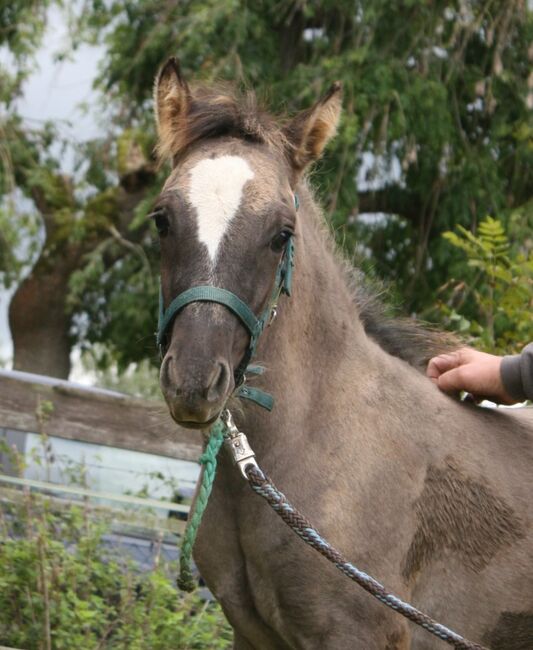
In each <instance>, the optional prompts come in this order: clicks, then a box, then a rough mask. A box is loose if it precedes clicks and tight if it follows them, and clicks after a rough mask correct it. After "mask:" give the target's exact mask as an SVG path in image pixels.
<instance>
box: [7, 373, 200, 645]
mask: <svg viewBox="0 0 533 650" xmlns="http://www.w3.org/2000/svg"><path fill="white" fill-rule="evenodd" d="M39 413H46V415H45V417H40V416H39V415H38V414H39ZM0 428H4V429H14V430H17V431H22V432H28V433H45V434H47V435H50V436H55V437H58V438H64V439H68V440H76V441H79V442H85V443H93V444H97V445H105V446H110V447H118V448H120V449H129V450H132V451H140V452H144V453H150V454H157V455H161V456H167V457H169V458H176V459H179V460H188V461H196V460H198V457H199V456H200V454H201V452H202V439H201V434H200V433H198V432H196V431H189V430H187V429H183V428H181V427H179V426H178V425H177V424H175V423H174V421H173V420H172V419H171V418H170V416H169V414H168V411H167V408H166V406H165V405H164V404H163V403H162V402H161V403H159V402H154V401H149V400H144V399H140V398H136V397H130V396H127V395H123V394H121V393H116V392H113V391H107V390H102V389H97V388H87V387H84V386H81V385H78V384H73V383H71V382H67V381H63V380H60V379H54V378H51V377H44V376H41V375H33V374H29V373H24V372H17V371H6V370H0ZM21 487H24V488H26V489H31V490H33V491H37V492H40V493H45V494H48V495H54V494H55V495H58V496H59V495H61V499H57V498H56V497H54V498H55V499H56V500H57V501H60V500H61V501H63V502H65V503H66V502H67V501H68V500H69V499H80V498H82V499H91V500H96V501H98V502H102V501H105V502H106V503H108V504H109V507H106V508H105V510H107V512H108V514H109V513H114V515H116V519H117V520H120V519H121V515H120V508H121V507H122V508H123V507H124V506H140V507H144V508H149V509H163V510H167V511H169V512H174V513H176V514H178V515H179V514H181V515H185V514H186V513H187V512H188V510H189V507H188V506H187V505H181V504H176V503H171V502H169V501H162V500H158V499H147V498H141V497H134V496H130V495H119V494H111V493H109V492H99V491H95V490H88V489H85V488H82V487H78V486H75V485H61V484H57V483H50V482H46V481H35V480H31V479H27V478H17V477H13V476H8V475H6V474H2V473H1V472H0V498H1V499H8V500H13V499H15V498H16V495H17V493H19V494H20V488H21ZM128 517H129V519H130V520H131V518H132V513H131V511H130V513H129V515H128ZM143 521H147V518H146V515H144V516H143ZM183 526H184V522H183V521H177V520H176V519H167V520H166V521H165V520H161V519H159V521H158V524H157V527H158V528H163V529H165V530H168V531H169V532H173V533H178V534H179V533H181V532H182V530H183ZM0 650H1V649H0Z"/></svg>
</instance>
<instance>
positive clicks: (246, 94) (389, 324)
mask: <svg viewBox="0 0 533 650" xmlns="http://www.w3.org/2000/svg"><path fill="white" fill-rule="evenodd" d="M190 92H191V94H190V97H189V104H188V110H187V114H186V115H185V116H183V118H179V117H177V118H176V119H178V120H179V123H178V124H176V125H174V126H175V131H174V132H175V133H176V132H177V133H179V140H178V142H176V139H174V140H173V142H172V143H171V142H168V143H165V142H161V143H160V146H159V153H160V154H162V153H164V151H165V150H167V151H168V149H170V147H172V149H173V150H172V152H171V153H172V156H173V157H174V160H175V161H176V160H177V159H179V158H180V157H181V155H183V153H184V152H185V151H186V150H187V149H188V148H190V147H191V146H192V145H194V144H196V143H198V142H200V141H201V140H205V139H211V138H216V137H223V136H232V137H236V138H239V139H242V140H245V141H250V142H256V143H259V144H266V145H268V146H269V147H271V148H273V149H276V150H278V151H280V152H281V153H283V154H286V153H287V152H288V150H289V148H290V144H289V142H288V140H287V137H286V135H285V132H284V128H283V127H284V125H285V124H286V123H287V120H286V118H285V117H279V116H273V115H272V114H270V113H269V112H268V111H266V110H265V109H263V108H262V107H261V106H260V104H259V102H258V99H257V96H256V94H255V93H254V92H253V91H251V90H246V91H239V90H238V89H236V87H235V86H234V85H233V84H216V85H210V86H204V85H198V86H195V87H193V88H191V91H190ZM313 204H314V205H315V206H316V203H315V202H314V200H313ZM313 212H316V213H318V214H315V218H317V220H318V221H319V222H322V223H323V221H324V220H323V218H322V215H321V212H320V210H313ZM319 215H320V216H319ZM324 230H325V229H324ZM326 237H327V238H328V239H329V240H330V247H331V248H332V252H333V254H334V255H337V257H338V254H337V253H336V252H335V249H336V247H335V244H334V242H333V238H332V237H331V235H329V237H328V234H326ZM341 266H342V267H343V270H344V273H345V275H346V277H347V281H348V284H349V286H350V288H351V292H352V295H353V300H354V303H355V305H356V307H357V310H358V314H359V317H360V319H361V322H362V324H363V327H364V330H365V332H366V334H367V335H368V336H369V337H371V338H372V339H373V340H374V341H376V343H378V345H380V346H381V347H382V348H383V349H384V350H385V351H386V352H388V353H389V354H391V355H393V356H395V357H399V358H400V359H403V360H404V361H406V362H407V363H409V364H410V365H412V366H414V367H416V368H418V369H420V370H422V369H424V368H425V366H426V365H427V362H428V361H429V359H430V358H431V357H433V356H436V355H438V354H441V353H442V352H446V351H450V350H452V349H455V348H457V347H458V346H459V342H458V340H457V339H456V338H455V337H454V336H453V335H451V334H449V333H446V332H442V331H439V330H437V329H435V328H432V327H430V326H428V325H426V324H422V323H420V322H417V321H416V320H414V319H412V318H406V317H403V318H402V317H398V316H395V315H392V314H391V312H390V307H389V306H388V305H387V303H386V302H385V301H384V300H383V298H382V296H383V294H384V293H385V291H384V290H383V287H380V288H378V289H377V290H376V287H375V286H372V285H371V283H370V282H369V281H368V279H367V278H366V276H365V275H364V274H363V272H362V271H361V270H360V269H358V268H356V267H354V266H353V265H352V264H351V263H349V262H347V261H345V260H341ZM373 284H374V285H375V284H376V283H373Z"/></svg>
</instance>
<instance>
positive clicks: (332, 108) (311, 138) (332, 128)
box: [285, 81, 342, 172]
mask: <svg viewBox="0 0 533 650" xmlns="http://www.w3.org/2000/svg"><path fill="white" fill-rule="evenodd" d="M341 110H342V85H341V83H340V82H338V81H336V82H335V83H334V84H333V85H332V86H331V87H330V89H329V90H328V92H327V93H326V94H325V95H324V97H322V98H321V99H320V100H319V101H318V102H317V103H316V104H315V105H314V106H312V107H311V108H309V109H307V110H306V111H302V112H301V113H299V114H298V115H297V116H296V117H295V118H294V119H293V120H292V121H291V122H290V123H289V124H288V125H287V126H286V127H285V135H286V136H287V139H288V141H289V157H290V160H291V162H292V165H293V167H294V168H295V170H296V171H298V172H299V171H302V170H303V169H304V168H305V167H306V166H307V165H309V163H312V162H313V161H315V160H317V159H318V158H320V156H321V155H322V151H323V150H324V147H325V146H326V144H327V143H328V142H329V140H331V138H332V137H333V136H334V135H335V133H336V132H337V126H338V123H339V118H340V115H341Z"/></svg>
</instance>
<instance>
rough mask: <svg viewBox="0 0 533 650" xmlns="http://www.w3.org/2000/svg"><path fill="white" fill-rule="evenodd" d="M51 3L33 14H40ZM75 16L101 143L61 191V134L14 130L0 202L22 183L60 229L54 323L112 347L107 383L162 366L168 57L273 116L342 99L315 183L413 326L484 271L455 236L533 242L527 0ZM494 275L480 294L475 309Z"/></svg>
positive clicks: (238, 1) (49, 242) (126, 1)
mask: <svg viewBox="0 0 533 650" xmlns="http://www.w3.org/2000/svg"><path fill="white" fill-rule="evenodd" d="M49 4H53V3H52V2H50V3H48V2H41V3H36V6H38V7H39V10H38V11H37V12H36V14H35V15H42V13H43V11H45V9H46V7H47V6H48V5H49ZM26 8H27V3H23V2H17V3H14V4H13V8H12V9H11V10H10V12H11V13H9V12H8V13H9V16H8V13H6V14H5V15H4V16H3V18H2V15H1V14H0V20H4V21H5V20H7V18H6V16H8V18H9V21H11V22H14V23H15V24H17V25H22V24H24V21H25V20H26V18H27V11H26ZM5 11H6V12H7V10H5ZM69 11H70V13H69V20H70V21H71V25H72V35H73V44H72V48H71V49H74V47H75V45H78V44H80V43H84V42H86V43H87V42H88V43H93V44H98V45H99V46H100V47H101V48H102V50H103V52H104V55H103V57H102V63H101V66H100V72H99V76H98V79H97V80H96V83H95V95H96V96H98V97H99V98H100V104H101V107H102V115H103V116H104V117H103V119H105V122H106V128H105V135H103V136H102V138H101V139H100V140H98V141H93V142H87V143H84V144H83V145H82V146H81V147H80V148H79V150H78V159H79V165H78V168H77V172H76V176H75V178H74V177H73V178H70V179H69V182H68V183H65V182H62V179H63V181H64V178H63V174H62V173H61V169H60V165H59V163H58V160H57V158H58V156H57V155H56V156H55V158H54V155H53V154H52V153H51V151H53V147H52V148H51V147H50V144H52V143H55V142H57V140H58V136H57V134H53V133H51V132H48V133H49V138H48V140H47V139H46V137H45V135H44V134H36V133H32V132H31V129H29V128H28V126H27V125H25V124H23V122H21V121H20V120H18V121H17V120H15V118H14V117H13V120H14V121H13V120H12V121H11V123H10V124H11V125H12V126H11V127H10V129H11V130H10V133H11V135H10V137H9V138H8V139H7V144H6V145H5V149H4V151H5V153H4V155H3V156H2V160H12V161H15V160H16V161H17V164H11V168H12V169H19V170H20V173H19V174H18V176H16V177H15V175H14V174H11V176H10V177H11V178H12V179H14V181H13V182H12V183H11V185H9V184H7V185H6V183H2V185H1V186H0V194H4V196H5V195H6V193H7V192H8V191H11V189H9V190H8V189H6V188H7V187H8V185H9V187H10V188H11V187H13V185H14V186H16V187H17V188H18V189H19V191H20V192H22V193H23V194H24V195H25V196H27V197H29V198H31V199H32V200H33V201H34V202H36V203H37V209H38V210H39V212H40V213H41V215H43V218H44V215H46V216H47V218H46V219H45V222H44V226H45V229H46V241H45V244H44V246H43V249H42V254H41V259H43V258H45V259H47V260H49V261H50V263H53V262H55V261H56V260H60V259H62V258H63V259H68V260H72V263H70V265H69V266H68V268H66V269H64V270H63V271H62V272H63V273H64V274H65V275H67V276H68V277H69V278H71V281H70V297H69V300H68V305H66V306H63V307H61V308H62V309H65V308H67V309H68V310H69V313H70V314H71V323H72V327H71V330H70V341H71V342H72V343H76V344H78V345H81V346H82V347H83V348H84V349H87V348H89V347H91V346H94V345H95V344H100V345H101V346H103V347H101V348H99V349H100V350H102V354H101V355H100V357H99V360H98V363H99V366H100V367H104V366H113V365H114V364H118V367H119V369H120V370H123V369H125V368H127V367H128V366H129V364H130V363H132V362H138V361H139V360H140V359H150V358H151V359H155V358H156V354H155V349H154V346H153V338H152V334H153V330H154V323H155V318H156V311H157V306H156V303H157V262H156V255H155V254H154V251H153V249H152V246H151V237H150V233H149V228H148V224H147V220H146V214H147V212H148V211H149V207H150V204H151V202H152V201H153V198H154V197H155V195H156V194H157V192H158V190H159V188H160V187H161V182H162V179H163V178H164V176H165V173H166V171H168V170H160V171H159V172H157V171H156V170H155V168H154V165H153V160H152V159H151V150H152V147H153V145H154V141H155V135H154V127H153V111H152V105H151V92H152V80H153V77H154V74H155V71H156V70H157V68H158V66H159V65H161V64H162V62H163V61H164V60H165V59H166V58H167V57H168V56H169V55H171V54H177V55H178V56H179V57H180V59H181V62H182V67H183V70H184V73H185V75H186V76H187V77H188V78H189V79H190V80H200V81H205V82H211V81H213V80H215V79H219V78H220V79H225V80H231V81H234V82H236V83H237V84H239V85H242V86H252V87H254V88H255V89H256V90H257V92H258V94H259V96H260V97H262V98H263V99H265V100H266V103H267V104H268V105H269V106H270V107H272V108H273V109H274V110H275V111H279V112H289V113H293V112H295V111H297V110H299V109H301V108H305V107H307V106H309V105H310V104H311V103H312V102H314V101H315V100H316V98H317V97H318V96H319V95H320V94H321V93H322V92H323V91H324V90H325V88H326V87H327V86H328V85H329V83H331V82H332V81H333V80H336V79H339V80H341V81H342V82H343V85H344V116H343V119H342V123H341V127H340V130H339V135H338V137H337V138H336V139H335V141H334V142H333V143H332V145H331V146H330V148H329V151H328V152H327V154H326V156H325V158H324V159H323V160H322V161H321V162H320V163H319V164H318V165H317V166H316V168H315V170H314V172H313V175H312V180H313V182H314V184H315V185H316V186H318V189H319V196H320V198H321V200H322V203H323V205H324V206H325V209H326V214H327V217H328V218H329V220H330V223H331V226H332V228H333V230H334V232H335V234H336V236H337V240H338V242H339V244H340V245H341V246H342V247H343V248H344V249H345V251H346V252H347V254H348V256H349V257H352V256H353V254H354V251H355V252H363V253H364V256H365V257H364V263H363V266H364V267H365V268H366V269H367V270H368V269H371V270H372V272H373V273H374V274H376V275H377V276H379V277H381V278H384V279H385V280H392V281H394V283H395V286H396V290H397V294H398V295H397V299H399V300H400V301H401V302H403V303H404V305H405V307H406V308H407V309H408V310H409V312H411V313H413V312H414V313H424V314H427V313H429V310H430V308H431V305H432V304H433V301H434V296H435V293H436V291H437V290H438V288H439V287H440V286H442V285H443V283H444V282H445V281H446V280H447V279H448V277H449V271H450V269H451V270H452V271H453V273H454V274H455V275H456V277H467V276H468V277H470V276H471V272H472V271H473V270H474V269H473V268H472V267H468V266H467V265H466V262H465V258H464V256H463V255H462V253H461V249H460V248H458V247H457V246H454V247H450V245H449V241H447V240H446V238H443V237H442V233H444V232H446V231H450V230H452V231H453V230H454V229H456V227H457V226H461V227H462V228H464V229H466V230H467V231H470V230H473V229H475V224H476V223H478V222H479V221H480V220H481V219H482V218H483V217H484V216H485V215H486V214H493V215H498V216H499V219H500V221H501V223H502V226H503V227H504V228H506V229H509V228H511V227H512V228H513V229H514V232H513V236H514V235H516V237H517V241H518V240H520V238H521V237H522V238H523V237H524V236H525V233H526V226H525V225H524V224H522V225H521V224H519V223H513V222H512V219H513V215H514V214H516V213H517V211H519V210H523V209H524V206H527V205H528V202H529V201H530V199H531V187H532V186H533V149H532V148H531V145H530V142H531V123H530V110H531V106H532V105H533V89H532V88H531V78H530V76H529V72H530V70H529V65H528V61H530V57H531V50H530V49H528V48H529V44H530V42H531V40H532V36H533V18H532V15H533V13H532V12H531V11H530V10H529V9H528V8H527V6H526V3H524V2H523V1H521V0H510V1H509V2H505V3H503V2H493V1H492V0H446V1H440V0H439V1H438V2H434V3H428V2H427V0H404V1H402V2H397V3H391V2H389V1H387V0H357V2H355V3H354V2H344V1H342V2H338V1H336V2H333V1H332V0H317V1H316V2H308V3H298V2H287V3H278V2H265V1H263V0H260V1H259V2H256V3H249V2H246V1H245V0H231V1H226V2H221V1H220V0H187V2H181V1H178V0H170V1H169V2H165V3H160V2H156V1H155V0H138V1H136V2H132V1H131V0H110V1H109V2H105V3H104V2H102V1H101V0H88V1H87V2H85V3H82V4H81V5H79V6H77V7H76V8H72V7H70V8H69ZM31 20H32V21H33V22H32V23H31V24H32V25H33V27H31V29H29V30H28V31H27V32H23V30H22V32H21V30H19V32H21V33H25V37H24V38H25V39H26V40H25V41H24V46H21V45H20V43H19V42H18V41H17V40H16V39H15V40H13V38H11V37H10V39H11V40H9V39H8V40H6V41H5V42H4V46H5V47H8V48H12V50H13V52H15V53H16V54H15V58H16V60H18V61H19V62H20V65H21V68H20V69H21V70H23V73H21V75H22V76H21V77H20V79H21V81H20V82H17V83H19V87H20V84H21V83H22V80H23V78H24V76H25V75H26V74H27V70H28V69H29V64H28V62H29V61H30V60H31V53H32V52H33V51H35V48H36V47H37V45H38V43H39V39H40V37H41V34H42V28H39V27H38V25H37V22H36V21H34V18H33V17H32V18H31ZM1 24H2V23H0V26H1ZM6 33H7V32H6ZM12 33H13V34H14V33H15V32H13V30H12ZM17 38H19V37H17ZM74 38H75V43H74ZM67 50H68V48H67ZM1 99H2V98H1V97H0V101H1ZM4 101H5V97H4ZM4 130H5V128H4ZM17 151H18V153H17ZM4 176H6V178H7V176H8V174H4ZM354 179H357V182H355V180H354ZM43 197H44V198H46V202H45V203H44V204H43V202H42V201H41V202H40V204H39V201H38V199H39V198H43ZM58 197H59V198H60V201H59V203H58V202H57V201H56V200H55V199H57V198H58ZM50 202H52V208H51V209H50V205H49V204H50ZM60 205H61V207H60ZM362 214H365V215H368V214H370V215H372V218H361V215H362ZM0 220H1V224H0V225H2V228H1V229H0V232H2V233H3V235H2V237H3V240H4V241H3V242H2V239H0V263H1V264H2V266H0V271H1V270H2V268H3V267H4V268H3V270H4V282H6V280H5V279H6V278H9V279H10V280H9V281H11V282H12V281H13V280H14V279H16V277H17V272H16V270H15V271H13V267H14V262H13V259H10V256H9V254H8V253H7V251H9V250H10V249H11V250H12V249H13V247H15V249H16V244H14V243H13V242H15V239H16V237H17V233H16V229H14V230H13V228H12V224H13V221H14V220H13V216H11V217H7V218H5V217H2V212H1V210H0ZM10 220H11V226H10V224H9V221H10ZM4 226H6V228H7V229H6V230H4ZM58 226H59V227H58ZM9 227H11V231H10V232H9V233H8V234H7V235H6V233H7V232H8V230H9ZM457 232H462V231H459V230H458V231H457ZM6 237H7V239H6ZM58 238H59V239H58ZM65 250H66V251H69V252H71V254H70V256H67V255H65V253H64V251H65ZM141 250H144V254H145V255H144V257H143V254H142V253H141V252H140V251H141ZM8 267H10V270H6V269H8ZM35 268H36V269H37V270H38V271H39V273H44V271H43V269H42V266H39V265H37V266H36V267H35ZM149 269H150V270H149ZM472 277H475V276H472ZM487 278H490V275H489V274H486V273H485V274H481V275H480V277H479V279H478V285H477V291H478V293H479V295H480V296H482V295H485V293H486V292H485V290H483V289H482V288H481V286H480V284H479V283H480V282H481V281H482V280H483V279H487ZM498 281H500V280H498ZM38 293H39V292H38V291H37V290H36V291H34V294H38ZM511 302H512V301H511ZM505 304H507V303H505ZM433 313H434V314H435V315H437V316H438V315H440V314H439V313H438V312H435V311H434V312H433ZM513 313H514V314H516V311H515V312H513ZM467 317H469V318H470V319H471V320H473V321H474V320H475V321H476V323H478V324H479V325H480V326H482V325H483V324H484V323H485V321H486V316H483V317H482V316H481V315H480V316H479V317H476V316H475V314H472V315H469V316H467ZM513 318H514V316H513V315H512V314H511V315H510V317H509V319H508V324H507V325H506V326H505V327H506V328H507V331H508V332H510V331H511V330H512V328H513V327H514V326H512V325H511V321H512V319H513ZM495 319H496V320H497V321H498V322H497V323H496V324H495V325H494V327H495V328H496V331H495V334H494V336H496V338H498V337H499V339H501V341H500V343H501V344H502V345H503V344H504V343H505V342H506V341H508V340H509V336H508V335H505V336H503V335H501V336H503V338H501V336H500V334H499V333H498V332H499V328H500V324H499V323H500V321H501V319H500V315H498V317H497V318H496V316H495ZM502 327H503V326H502ZM478 335H479V333H478ZM487 336H488V338H487V339H486V344H487V345H488V344H489V342H490V340H492V339H494V336H493V334H492V333H490V332H489V334H488V335H487Z"/></svg>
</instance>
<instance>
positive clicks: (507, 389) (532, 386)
mask: <svg viewBox="0 0 533 650" xmlns="http://www.w3.org/2000/svg"><path fill="white" fill-rule="evenodd" d="M427 375H428V377H429V378H430V379H431V380H432V381H433V382H434V383H435V384H437V386H438V387H439V388H440V389H441V390H443V391H445V392H447V393H453V392H458V391H461V390H464V391H468V392H469V393H472V395H474V397H475V398H476V399H485V398H486V399H490V400H492V401H495V402H498V403H500V404H514V403H516V402H522V401H524V400H525V399H533V343H530V344H529V345H527V346H526V347H525V348H524V350H523V351H522V354H520V355H514V356H510V357H503V358H502V357H499V356H496V355H493V354H487V353H486V352H479V351H478V350H474V349H472V348H461V349H459V350H456V351H455V352H450V353H448V354H441V355H439V356H437V357H434V358H433V359H431V361H430V362H429V364H428V367H427Z"/></svg>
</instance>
